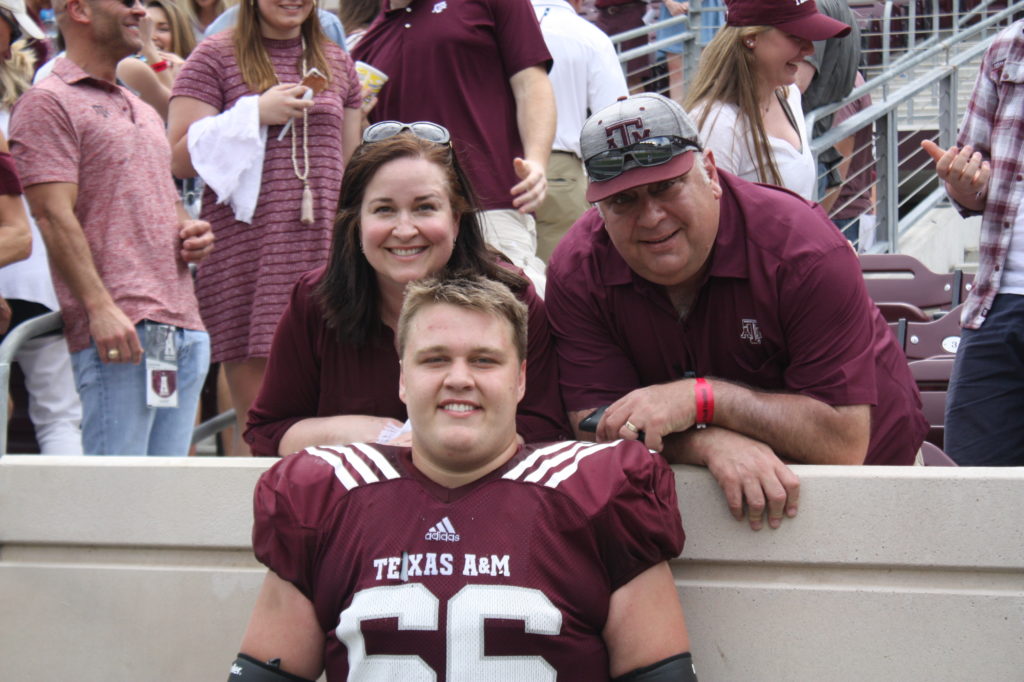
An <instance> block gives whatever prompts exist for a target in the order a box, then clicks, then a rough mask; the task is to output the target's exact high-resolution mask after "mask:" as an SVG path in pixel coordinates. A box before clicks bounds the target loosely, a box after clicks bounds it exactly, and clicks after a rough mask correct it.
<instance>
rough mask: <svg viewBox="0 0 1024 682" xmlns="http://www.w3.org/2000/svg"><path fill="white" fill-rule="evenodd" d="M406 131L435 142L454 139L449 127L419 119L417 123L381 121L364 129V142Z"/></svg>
mask: <svg viewBox="0 0 1024 682" xmlns="http://www.w3.org/2000/svg"><path fill="white" fill-rule="evenodd" d="M406 131H408V132H410V133H412V134H413V135H415V136H416V137H418V138H420V139H423V140H426V141H427V142H434V143H435V144H448V143H449V142H451V141H452V136H451V134H449V132H448V129H447V128H445V127H444V126H441V125H438V124H436V123H431V122H430V121H417V122H416V123H402V122H401V121H381V122H380V123H374V124H373V125H372V126H370V127H369V128H367V129H366V130H364V131H363V142H380V141H381V140H386V139H388V138H389V137H394V136H395V135H398V134H399V133H404V132H406Z"/></svg>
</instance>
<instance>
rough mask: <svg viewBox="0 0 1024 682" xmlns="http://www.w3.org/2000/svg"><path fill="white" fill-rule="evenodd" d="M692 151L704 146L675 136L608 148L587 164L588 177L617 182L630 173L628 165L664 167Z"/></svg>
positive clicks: (586, 162) (650, 138) (595, 155)
mask: <svg viewBox="0 0 1024 682" xmlns="http://www.w3.org/2000/svg"><path fill="white" fill-rule="evenodd" d="M688 151H698V152H699V151H700V145H698V144H697V143H696V142H693V141H692V140H686V139H684V138H681V137H676V136H675V135H661V136H659V137H648V138H647V139H645V140H640V141H639V142H634V143H633V144H631V145H628V146H626V147H621V148H619V149H608V150H606V151H603V152H598V153H597V154H594V155H593V156H591V157H590V158H589V159H587V160H586V161H585V162H584V165H585V166H586V168H587V175H588V176H590V179H591V180H594V181H595V182H605V181H607V180H613V179H615V178H617V177H619V176H620V175H622V173H623V172H625V171H626V170H628V169H627V168H626V162H627V161H630V160H632V161H633V162H634V163H635V164H636V165H637V166H646V167H649V166H660V165H661V164H663V163H668V162H669V161H671V160H672V159H673V158H675V157H677V156H679V155H680V154H682V153H684V152H688Z"/></svg>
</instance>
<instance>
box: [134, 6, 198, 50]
mask: <svg viewBox="0 0 1024 682" xmlns="http://www.w3.org/2000/svg"><path fill="white" fill-rule="evenodd" d="M146 7H147V8H149V7H156V8H157V9H159V10H163V13H164V14H165V15H166V16H167V23H168V24H170V25H171V40H172V41H173V44H172V45H171V49H170V51H171V52H173V53H174V54H176V55H178V56H179V57H181V58H182V59H187V58H188V56H189V54H191V52H192V50H194V49H195V47H196V34H195V33H194V32H193V31H192V22H191V19H190V18H189V16H188V13H187V11H186V10H183V9H182V8H181V5H179V4H178V3H177V2H174V0H149V2H147V3H146Z"/></svg>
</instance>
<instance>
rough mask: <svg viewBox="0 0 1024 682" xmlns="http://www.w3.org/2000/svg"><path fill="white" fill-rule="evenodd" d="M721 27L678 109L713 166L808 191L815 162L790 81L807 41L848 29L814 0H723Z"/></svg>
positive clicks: (810, 191)
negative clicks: (693, 128) (693, 124)
mask: <svg viewBox="0 0 1024 682" xmlns="http://www.w3.org/2000/svg"><path fill="white" fill-rule="evenodd" d="M725 4H726V7H727V9H728V13H727V14H726V17H727V18H726V25H725V26H724V27H722V28H721V29H720V30H719V31H718V33H717V34H716V35H715V37H714V38H713V39H712V40H711V42H710V43H709V44H708V46H707V47H705V48H704V51H703V53H702V54H701V58H700V66H699V68H698V70H697V75H696V77H695V78H694V79H693V83H692V84H691V85H690V90H689V92H688V93H687V97H686V100H685V101H684V102H683V107H684V108H685V109H686V110H687V111H689V113H690V115H691V116H692V117H693V119H694V121H696V123H697V127H698V128H700V133H701V142H702V144H703V145H704V148H705V149H710V150H711V151H712V153H713V154H714V155H715V165H716V166H717V167H718V169H719V170H726V171H728V172H730V173H732V174H734V175H737V176H739V177H741V178H743V179H745V180H752V181H754V182H764V183H770V184H773V185H780V186H783V187H786V188H787V189H790V190H792V191H794V192H796V193H797V194H800V195H801V196H802V197H804V198H805V199H812V198H813V196H814V188H815V183H816V181H817V166H816V164H815V162H814V156H813V155H812V154H811V149H810V140H809V138H808V136H807V128H806V126H805V124H804V115H803V110H802V109H801V106H800V91H799V90H798V89H797V87H796V86H795V83H796V75H797V65H798V63H799V62H801V61H803V59H804V57H806V56H807V55H809V54H812V53H813V52H814V46H813V45H812V41H815V40H824V39H826V38H832V37H835V36H840V35H844V34H846V33H848V32H849V31H850V27H849V26H847V25H846V24H844V23H842V22H841V21H837V20H835V19H832V18H831V17H829V16H826V15H824V14H821V13H819V12H818V9H817V6H816V5H815V4H814V0H805V1H804V2H800V3H792V2H778V1H777V0H726V3H725Z"/></svg>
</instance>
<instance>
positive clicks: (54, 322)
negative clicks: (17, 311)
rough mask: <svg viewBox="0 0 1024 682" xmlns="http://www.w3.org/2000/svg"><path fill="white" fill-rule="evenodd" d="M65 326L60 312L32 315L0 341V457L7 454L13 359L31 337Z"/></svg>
mask: <svg viewBox="0 0 1024 682" xmlns="http://www.w3.org/2000/svg"><path fill="white" fill-rule="evenodd" d="M63 326H64V321H63V319H61V316H60V313H59V312H56V311H55V312H49V313H44V314H43V315H40V316H38V317H32V318H29V319H27V320H25V321H24V322H22V323H21V324H19V325H18V326H17V327H15V328H14V329H12V330H11V331H10V333H9V334H7V338H5V339H4V341H3V343H0V457H3V456H4V455H6V454H7V426H8V419H7V410H8V406H9V405H10V397H9V395H10V394H9V389H10V384H11V361H12V360H14V356H15V355H17V354H18V351H19V350H21V347H22V346H24V345H25V343H26V342H27V341H29V340H31V339H34V338H36V337H37V336H42V335H43V334H48V333H50V332H54V331H57V330H58V329H61V328H62V327H63Z"/></svg>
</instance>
